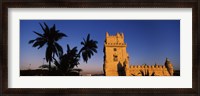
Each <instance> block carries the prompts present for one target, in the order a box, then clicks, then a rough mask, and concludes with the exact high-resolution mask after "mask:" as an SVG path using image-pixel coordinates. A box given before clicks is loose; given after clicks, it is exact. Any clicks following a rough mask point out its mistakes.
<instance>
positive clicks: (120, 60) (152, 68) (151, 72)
mask: <svg viewBox="0 0 200 96" xmlns="http://www.w3.org/2000/svg"><path fill="white" fill-rule="evenodd" d="M126 47H127V44H126V43H125V42H124V34H123V33H117V34H116V35H109V33H108V32H106V39H105V43H104V64H103V70H104V75H105V76H173V73H174V69H173V64H172V63H171V62H170V61H169V60H168V59H167V58H166V61H165V64H164V65H157V64H155V65H146V64H145V65H129V55H128V53H127V51H126Z"/></svg>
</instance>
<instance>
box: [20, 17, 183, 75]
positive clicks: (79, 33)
mask: <svg viewBox="0 0 200 96" xmlns="http://www.w3.org/2000/svg"><path fill="white" fill-rule="evenodd" d="M43 22H46V23H47V25H49V26H53V24H56V27H57V29H58V30H60V31H61V32H63V33H65V34H66V35H68V37H65V38H63V39H61V40H60V41H59V43H60V45H61V46H63V49H64V52H66V45H67V44H69V45H70V46H71V47H74V46H77V47H78V49H80V48H81V44H80V42H81V41H82V40H83V38H85V37H86V36H87V34H88V33H90V35H91V38H92V39H94V40H96V41H98V53H97V54H95V55H94V56H93V57H92V59H90V60H89V62H88V63H87V64H85V63H83V62H82V60H81V62H80V63H81V65H80V66H79V67H80V68H82V69H83V70H84V71H86V70H89V71H101V72H102V71H103V56H104V54H103V44H104V40H105V33H106V32H109V34H112V35H115V34H116V33H117V32H123V33H124V36H125V42H126V43H127V52H128V53H129V56H130V63H131V65H141V64H144V63H146V64H148V65H154V64H155V63H157V64H162V65H163V64H164V61H165V58H166V57H168V58H169V59H170V60H171V62H172V63H173V64H174V67H175V69H180V21H179V20H20V68H21V69H27V68H28V66H29V64H31V68H37V67H38V66H40V65H42V62H43V60H42V58H44V57H45V49H46V46H44V48H41V49H39V50H38V49H37V48H33V47H32V45H31V44H28V41H29V40H31V39H34V38H36V37H37V35H36V34H34V33H33V31H37V32H41V33H42V29H41V27H40V25H39V23H43Z"/></svg>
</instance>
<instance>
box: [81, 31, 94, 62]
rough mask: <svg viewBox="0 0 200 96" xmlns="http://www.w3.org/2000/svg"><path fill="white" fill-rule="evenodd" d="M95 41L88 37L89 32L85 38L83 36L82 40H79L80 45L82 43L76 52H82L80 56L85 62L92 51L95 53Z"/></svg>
mask: <svg viewBox="0 0 200 96" xmlns="http://www.w3.org/2000/svg"><path fill="white" fill-rule="evenodd" d="M97 43H98V42H97V41H94V40H92V39H90V34H88V35H87V39H86V40H85V39H84V38H83V41H82V42H81V45H83V47H82V48H81V50H80V51H79V53H78V54H79V56H80V54H82V58H83V60H84V61H85V62H86V63H87V61H88V59H90V58H91V56H92V55H94V52H95V53H97Z"/></svg>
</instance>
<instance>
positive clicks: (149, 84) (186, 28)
mask: <svg viewBox="0 0 200 96" xmlns="http://www.w3.org/2000/svg"><path fill="white" fill-rule="evenodd" d="M24 19H27V20H52V19H53V20H80V19H81V20H117V19H120V20H180V39H181V40H180V48H181V49H180V64H181V65H180V74H181V76H171V77H167V76H160V77H159V76H153V77H141V76H134V77H130V76H127V77H115V76H112V77H105V76H94V77H90V76H88V77H87V76H77V77H75V76H20V67H19V66H20V65H19V60H20V59H19V57H20V53H19V50H20V49H19V48H20V44H19V43H20V42H19V40H20V20H24ZM8 45H9V46H8V87H9V88H192V8H9V9H8ZM102 66H103V64H102ZM58 82H59V83H58Z"/></svg>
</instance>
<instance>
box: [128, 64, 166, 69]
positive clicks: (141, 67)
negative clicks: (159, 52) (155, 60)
mask: <svg viewBox="0 0 200 96" xmlns="http://www.w3.org/2000/svg"><path fill="white" fill-rule="evenodd" d="M129 68H130V70H136V69H137V70H139V69H154V70H163V69H167V68H166V67H165V66H164V65H131V66H130V67H129Z"/></svg>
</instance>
